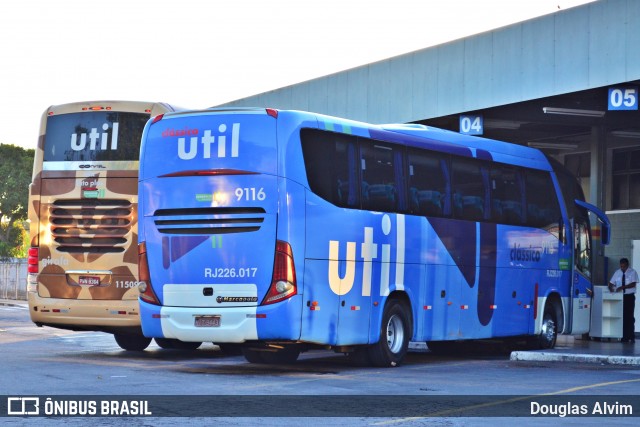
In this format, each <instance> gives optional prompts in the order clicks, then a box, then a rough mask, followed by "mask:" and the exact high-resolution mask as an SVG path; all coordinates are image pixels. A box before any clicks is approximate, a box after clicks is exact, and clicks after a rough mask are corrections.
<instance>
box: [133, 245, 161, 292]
mask: <svg viewBox="0 0 640 427" xmlns="http://www.w3.org/2000/svg"><path fill="white" fill-rule="evenodd" d="M138 274H139V277H140V279H139V280H140V284H139V285H138V291H140V298H141V299H142V300H144V301H146V302H148V303H150V304H155V305H160V300H158V297H157V296H156V294H155V292H153V287H152V286H151V275H150V274H149V262H148V261H147V244H146V243H145V242H142V243H140V244H139V245H138Z"/></svg>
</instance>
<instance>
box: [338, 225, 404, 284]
mask: <svg viewBox="0 0 640 427" xmlns="http://www.w3.org/2000/svg"><path fill="white" fill-rule="evenodd" d="M395 217H396V244H395V260H394V262H393V263H392V262H391V246H392V245H391V244H388V243H384V244H381V245H379V244H377V243H374V242H373V227H365V228H364V240H363V243H361V244H360V259H362V261H364V262H361V263H356V249H357V245H356V242H347V256H346V262H345V263H346V268H345V272H344V276H343V277H340V273H339V271H338V270H339V263H340V261H338V260H339V259H340V257H339V254H340V242H339V241H337V240H330V241H329V286H330V287H331V290H332V291H333V292H334V293H335V294H336V295H346V294H347V293H349V291H351V289H352V288H353V285H354V282H355V274H356V265H361V266H362V296H371V286H372V282H373V278H372V267H373V261H374V260H376V261H378V262H379V265H380V281H379V284H380V296H387V295H389V283H390V278H391V277H390V276H391V266H392V265H394V266H395V270H396V271H395V281H394V284H395V287H396V289H397V290H403V289H404V258H405V217H404V215H400V214H398V215H395ZM381 229H382V233H383V234H384V235H385V236H389V233H391V229H392V226H391V218H390V217H389V215H386V214H385V215H383V216H382V221H381ZM378 246H380V253H378Z"/></svg>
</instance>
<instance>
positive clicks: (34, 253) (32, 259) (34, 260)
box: [27, 248, 39, 273]
mask: <svg viewBox="0 0 640 427" xmlns="http://www.w3.org/2000/svg"><path fill="white" fill-rule="evenodd" d="M38 252H39V249H38V248H29V258H27V271H28V272H29V273H37V272H38Z"/></svg>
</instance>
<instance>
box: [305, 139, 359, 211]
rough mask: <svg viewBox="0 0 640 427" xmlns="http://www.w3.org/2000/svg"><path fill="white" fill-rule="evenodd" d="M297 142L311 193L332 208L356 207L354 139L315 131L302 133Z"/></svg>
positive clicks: (356, 186)
mask: <svg viewBox="0 0 640 427" xmlns="http://www.w3.org/2000/svg"><path fill="white" fill-rule="evenodd" d="M300 138H301V140H302V154H303V158H304V164H305V170H306V172H307V180H308V181H309V187H310V188H311V191H313V192H314V193H315V194H317V195H318V196H320V197H322V198H323V199H324V200H326V201H328V202H331V203H333V204H334V205H336V206H341V207H350V208H357V207H359V203H360V200H359V194H360V189H359V188H358V171H357V169H356V166H355V165H356V138H355V137H353V136H350V135H344V134H339V133H335V132H327V131H321V130H317V129H302V131H301V135H300Z"/></svg>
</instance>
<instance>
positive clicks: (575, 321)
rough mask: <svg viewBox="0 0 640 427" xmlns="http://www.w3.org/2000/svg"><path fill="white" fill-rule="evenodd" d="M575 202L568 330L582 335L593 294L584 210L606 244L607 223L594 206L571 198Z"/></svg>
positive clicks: (587, 230) (587, 325) (607, 234)
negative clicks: (594, 222)
mask: <svg viewBox="0 0 640 427" xmlns="http://www.w3.org/2000/svg"><path fill="white" fill-rule="evenodd" d="M575 203H576V205H578V207H579V209H578V210H577V211H578V212H582V213H583V214H582V215H578V216H577V217H576V218H574V219H572V224H571V225H572V229H573V264H572V271H571V294H570V298H569V301H570V304H571V311H570V313H571V319H570V326H571V327H570V332H571V333H572V334H574V335H575V334H582V333H586V332H588V331H589V326H590V325H589V322H590V318H591V296H592V295H593V277H592V266H593V257H594V254H593V246H592V241H591V228H590V225H589V217H588V213H587V212H591V213H593V214H594V215H595V216H596V218H597V219H598V221H599V222H600V226H601V242H602V244H603V245H608V244H609V240H610V230H611V224H610V222H609V219H608V218H607V216H606V214H605V213H604V212H602V211H601V210H599V209H598V208H597V207H595V206H593V205H591V204H589V203H586V202H584V201H581V200H575Z"/></svg>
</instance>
